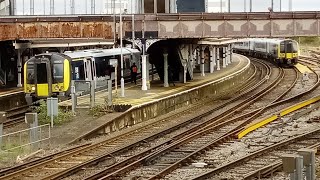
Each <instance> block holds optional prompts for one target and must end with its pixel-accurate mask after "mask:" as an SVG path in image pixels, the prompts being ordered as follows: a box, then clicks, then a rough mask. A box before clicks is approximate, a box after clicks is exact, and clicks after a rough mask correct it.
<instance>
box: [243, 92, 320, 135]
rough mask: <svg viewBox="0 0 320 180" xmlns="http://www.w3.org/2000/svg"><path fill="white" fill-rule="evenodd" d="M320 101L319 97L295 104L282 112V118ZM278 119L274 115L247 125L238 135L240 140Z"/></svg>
mask: <svg viewBox="0 0 320 180" xmlns="http://www.w3.org/2000/svg"><path fill="white" fill-rule="evenodd" d="M319 100H320V96H317V97H314V98H311V99H309V100H306V101H303V102H301V103H298V104H295V105H293V106H291V107H288V108H286V109H284V110H282V111H281V112H280V116H285V115H287V114H289V113H291V112H293V111H296V110H299V109H301V108H303V107H305V106H308V105H310V104H312V103H315V102H317V101H319ZM276 119H278V116H277V115H272V116H270V117H268V118H266V119H262V120H260V121H258V122H253V123H251V124H249V125H247V126H246V127H245V129H244V130H242V131H241V132H240V133H239V134H238V139H241V138H243V137H244V136H245V135H247V134H248V133H250V132H252V131H254V130H256V129H258V128H260V127H262V126H264V125H266V124H269V123H270V122H272V121H274V120H276Z"/></svg>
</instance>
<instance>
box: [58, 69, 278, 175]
mask: <svg viewBox="0 0 320 180" xmlns="http://www.w3.org/2000/svg"><path fill="white" fill-rule="evenodd" d="M267 69H268V70H267V71H268V72H270V67H269V68H267ZM269 75H270V74H269ZM279 76H280V74H279ZM275 82H277V81H275ZM259 85H260V84H259ZM271 85H276V83H271ZM260 92H264V89H261V90H260ZM264 93H265V92H264ZM262 94H263V93H262ZM258 98H260V97H259V96H256V98H253V99H252V98H249V97H248V99H251V100H252V101H254V99H258ZM246 104H247V102H245V101H244V102H243V104H242V106H246ZM234 109H235V111H236V110H241V109H239V106H238V107H235V108H234ZM226 113H228V111H226ZM230 115H231V114H229V116H230ZM227 116H228V115H227V114H225V118H227ZM210 120H211V125H210V124H209V125H207V128H208V127H210V126H212V124H217V123H219V121H221V118H220V119H219V117H216V119H209V121H210ZM214 120H216V121H214ZM212 121H213V122H212ZM230 122H231V121H229V123H230ZM203 126H205V124H200V126H199V127H198V128H196V130H195V131H189V133H188V134H190V133H193V134H195V136H199V135H201V134H202V133H203V132H198V133H197V131H198V130H199V129H200V130H201V129H202V127H203ZM205 129H206V128H205ZM186 135H187V134H186V133H181V134H178V135H176V136H174V137H170V138H171V139H177V140H176V141H177V142H175V143H173V146H176V145H177V144H178V145H179V144H181V143H185V142H188V141H189V140H190V139H188V138H187V139H184V136H186ZM181 139H182V140H181ZM168 141H171V140H170V139H169V140H168ZM198 145H199V144H198ZM200 145H201V144H200ZM165 146H166V142H165V143H161V144H158V145H156V146H154V147H152V148H149V149H147V150H145V151H144V152H141V153H139V151H141V150H138V153H137V154H135V155H133V154H134V153H132V151H131V152H130V153H124V154H122V155H120V156H118V157H116V161H118V163H116V164H114V165H112V166H111V167H109V168H107V169H104V168H102V169H101V171H100V172H98V173H96V174H94V175H92V176H91V177H88V179H97V178H99V177H101V176H103V175H105V174H106V173H108V172H109V173H110V172H114V171H115V170H116V169H119V168H121V167H123V166H125V165H126V164H128V163H129V162H130V161H133V164H132V165H135V164H136V163H138V164H139V163H141V162H142V161H145V160H146V158H147V159H148V158H151V157H150V155H152V153H151V152H152V151H154V153H155V152H157V151H160V152H162V150H161V148H165ZM159 147H160V149H159V150H157V149H158V148H159ZM170 147H171V145H169V147H168V148H170ZM171 148H172V147H171ZM195 148H196V147H195ZM133 151H134V150H133ZM186 152H188V151H186ZM150 153H151V154H150ZM148 154H150V155H148ZM153 155H154V154H153ZM160 155H161V154H160ZM183 155H185V154H183ZM126 157H127V158H126ZM128 157H130V158H128ZM172 157H175V158H177V157H179V156H176V155H172ZM136 159H138V160H137V161H136V162H134V161H135V160H136ZM123 168H124V167H123ZM129 168H130V167H129ZM95 169H97V167H95ZM98 169H99V168H98ZM91 171H93V170H91ZM95 171H97V170H95ZM140 172H141V171H140ZM69 173H71V172H69ZM85 173H86V174H88V172H87V171H86V172H85ZM91 173H92V172H91ZM60 177H61V176H59V177H54V178H60ZM80 177H83V175H80V176H79V175H78V176H75V177H74V176H72V177H70V178H71V179H77V178H80ZM106 178H107V179H110V178H111V179H113V178H115V177H110V176H108V177H106Z"/></svg>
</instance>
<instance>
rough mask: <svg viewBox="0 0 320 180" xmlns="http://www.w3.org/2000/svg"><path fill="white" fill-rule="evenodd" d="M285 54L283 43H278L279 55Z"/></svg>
mask: <svg viewBox="0 0 320 180" xmlns="http://www.w3.org/2000/svg"><path fill="white" fill-rule="evenodd" d="M285 52H286V50H285V45H284V43H283V42H282V43H280V53H285Z"/></svg>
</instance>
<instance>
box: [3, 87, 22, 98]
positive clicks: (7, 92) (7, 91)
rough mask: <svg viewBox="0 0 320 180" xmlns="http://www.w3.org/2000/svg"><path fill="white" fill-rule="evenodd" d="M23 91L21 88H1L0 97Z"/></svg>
mask: <svg viewBox="0 0 320 180" xmlns="http://www.w3.org/2000/svg"><path fill="white" fill-rule="evenodd" d="M18 93H23V88H17V87H15V88H1V89H0V98H1V97H4V96H10V95H13V94H18Z"/></svg>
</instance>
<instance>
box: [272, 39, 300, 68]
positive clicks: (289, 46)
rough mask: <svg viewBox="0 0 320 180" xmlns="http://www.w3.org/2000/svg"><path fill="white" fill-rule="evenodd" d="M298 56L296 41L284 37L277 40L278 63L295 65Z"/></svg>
mask: <svg viewBox="0 0 320 180" xmlns="http://www.w3.org/2000/svg"><path fill="white" fill-rule="evenodd" d="M298 58H299V45H298V42H297V41H294V40H291V39H286V40H282V41H280V42H279V48H278V57H277V59H276V62H277V63H278V64H279V65H290V66H291V65H295V64H297V62H298Z"/></svg>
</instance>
